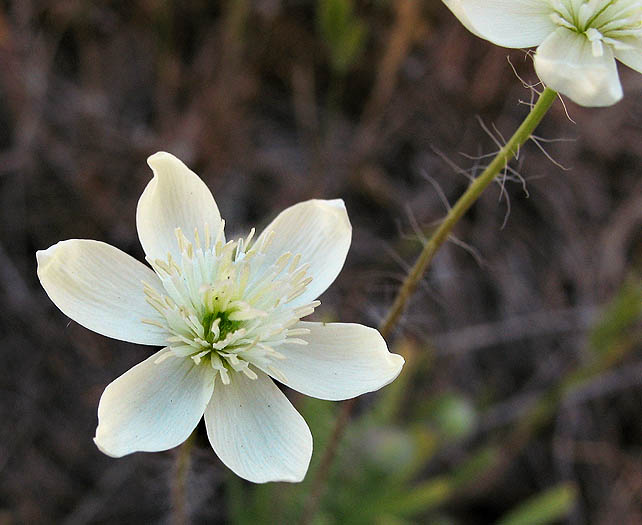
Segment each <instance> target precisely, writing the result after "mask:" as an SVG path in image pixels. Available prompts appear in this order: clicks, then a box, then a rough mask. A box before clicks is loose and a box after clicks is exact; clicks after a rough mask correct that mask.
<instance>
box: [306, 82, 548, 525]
mask: <svg viewBox="0 0 642 525" xmlns="http://www.w3.org/2000/svg"><path fill="white" fill-rule="evenodd" d="M556 97H557V93H556V92H555V91H553V90H552V89H550V88H545V89H544V91H543V92H542V94H541V95H540V97H539V99H538V100H537V103H536V104H535V105H534V106H533V108H532V109H531V111H530V113H529V114H528V116H527V117H526V119H525V120H524V122H522V124H521V126H519V128H517V131H516V132H515V134H514V135H513V136H512V137H511V138H510V140H509V141H508V142H507V143H506V145H505V146H504V147H503V148H502V149H501V150H499V152H498V153H497V155H496V156H495V158H494V159H493V161H492V162H491V163H490V164H489V166H488V167H487V168H486V169H485V170H484V171H483V173H482V174H481V175H480V176H479V177H477V178H476V179H475V180H474V181H473V182H472V183H471V185H470V186H469V187H468V189H467V190H466V192H465V193H464V194H463V195H462V196H461V197H460V198H459V200H458V201H457V202H456V203H455V205H454V206H453V207H452V208H451V209H450V211H449V212H448V215H446V218H445V219H444V220H443V222H442V223H441V224H440V226H439V228H437V230H436V231H435V232H434V233H433V235H432V237H431V238H430V239H429V240H428V242H427V243H426V244H425V245H424V247H423V250H422V251H421V253H420V254H419V257H418V258H417V261H416V262H415V264H414V265H413V267H412V268H411V269H410V271H409V272H408V275H407V276H406V278H405V279H404V281H403V283H402V285H401V288H400V289H399V291H398V292H397V297H395V300H394V302H393V303H392V306H391V307H390V309H389V310H388V314H387V315H386V317H385V319H384V320H383V322H382V323H381V324H380V326H379V331H380V332H381V335H383V337H384V338H388V337H389V336H390V335H391V332H392V329H393V328H394V326H395V325H396V324H397V321H398V320H399V317H400V316H401V314H402V313H403V312H404V310H405V308H406V305H407V303H408V300H409V299H410V297H411V296H412V294H413V293H414V292H415V290H416V289H417V286H418V285H419V282H420V281H421V279H422V277H423V276H424V273H425V272H426V270H427V268H428V265H429V264H430V262H431V261H432V260H433V258H434V256H435V254H436V253H437V251H438V250H439V248H440V247H441V245H442V244H443V243H444V242H445V241H446V240H447V239H448V237H449V235H450V232H451V231H452V230H453V228H454V227H455V225H456V224H457V223H458V222H459V219H461V218H462V216H463V215H464V213H466V211H468V209H469V208H470V207H471V206H472V205H473V204H474V203H475V202H476V201H477V199H478V198H479V196H480V195H481V194H482V193H483V191H484V190H485V189H486V188H487V187H488V185H489V184H490V183H491V182H493V180H495V177H497V175H499V174H500V173H501V172H502V170H504V169H505V168H506V166H507V165H508V163H509V162H510V161H511V159H513V157H515V155H517V153H518V152H519V148H521V147H522V146H523V145H524V143H525V142H526V141H527V140H528V139H529V138H530V137H531V135H532V133H533V131H535V128H537V126H538V125H539V123H540V122H541V121H542V119H543V118H544V115H546V113H547V112H548V110H549V109H550V107H551V106H552V105H553V102H554V101H555V98H556ZM354 405H355V400H354V399H351V400H349V401H346V402H345V403H344V404H343V408H342V410H341V413H340V415H339V417H338V419H337V422H336V423H335V427H334V429H333V432H332V439H331V440H330V442H329V444H328V446H327V447H326V449H325V451H324V454H323V457H322V458H321V462H320V465H321V468H319V470H318V471H317V474H316V476H315V478H314V480H313V481H312V487H311V489H310V493H309V497H308V501H307V503H306V505H305V511H304V515H303V519H302V523H310V522H311V521H312V519H313V518H314V515H315V514H316V511H317V509H318V506H319V503H320V501H321V497H322V496H323V491H324V489H325V486H326V482H327V479H328V476H329V473H330V467H331V466H332V463H333V462H334V459H335V457H336V454H337V450H338V446H339V442H340V441H341V437H342V435H343V434H344V432H345V429H346V427H347V425H348V422H349V419H350V413H351V412H352V409H353V407H354Z"/></svg>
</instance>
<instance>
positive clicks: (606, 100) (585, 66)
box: [535, 28, 622, 107]
mask: <svg viewBox="0 0 642 525" xmlns="http://www.w3.org/2000/svg"><path fill="white" fill-rule="evenodd" d="M603 50H604V52H603V54H602V56H595V55H593V51H592V46H591V43H590V42H589V40H588V39H587V38H586V37H585V36H583V35H580V34H578V33H575V32H574V31H571V30H569V29H565V28H559V29H558V30H557V31H555V32H554V33H553V34H552V35H550V36H549V37H548V38H547V39H546V40H545V41H544V42H543V43H542V45H541V46H539V48H538V49H537V53H536V54H535V70H536V71H537V75H538V76H539V78H540V79H541V81H542V82H544V84H546V85H547V86H548V87H550V88H552V89H554V90H556V91H559V92H560V93H562V94H563V95H566V96H567V97H569V98H570V99H571V100H573V101H574V102H576V103H577V104H580V105H582V106H589V107H600V106H611V105H613V104H615V103H616V102H617V101H619V100H620V99H621V98H622V86H621V85H620V79H619V78H618V74H617V66H616V64H615V58H614V57H613V51H612V50H611V47H610V46H604V47H603Z"/></svg>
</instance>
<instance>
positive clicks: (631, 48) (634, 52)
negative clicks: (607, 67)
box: [615, 38, 642, 73]
mask: <svg viewBox="0 0 642 525" xmlns="http://www.w3.org/2000/svg"><path fill="white" fill-rule="evenodd" d="M622 43H623V44H625V45H626V46H628V47H622V48H615V58H617V59H618V60H619V61H620V62H622V63H623V64H625V65H627V66H629V67H630V68H631V69H635V70H636V71H637V72H638V73H642V39H639V38H627V39H622Z"/></svg>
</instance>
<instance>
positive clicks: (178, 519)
mask: <svg viewBox="0 0 642 525" xmlns="http://www.w3.org/2000/svg"><path fill="white" fill-rule="evenodd" d="M195 434H196V429H194V432H192V433H191V434H190V436H189V437H188V438H187V439H186V440H185V442H184V443H183V444H182V445H181V446H180V448H179V449H178V451H177V454H176V463H175V470H174V484H173V485H172V493H171V497H172V515H171V523H172V524H173V525H186V524H187V523H189V516H188V512H187V496H186V490H187V474H188V472H189V467H190V464H191V452H192V447H193V445H194V436H195Z"/></svg>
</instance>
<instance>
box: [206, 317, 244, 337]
mask: <svg viewBox="0 0 642 525" xmlns="http://www.w3.org/2000/svg"><path fill="white" fill-rule="evenodd" d="M230 313H231V312H216V313H214V312H210V313H208V314H206V315H205V317H204V318H203V328H204V329H205V340H206V341H207V342H208V343H214V342H215V341H214V335H213V334H212V332H211V328H212V324H213V323H214V321H215V320H216V319H220V320H221V321H220V323H219V325H218V328H219V330H220V331H221V334H220V335H219V337H218V339H217V341H218V340H221V339H225V336H226V335H227V334H229V333H230V332H234V331H236V330H238V329H239V328H240V327H241V321H232V320H231V319H230Z"/></svg>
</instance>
